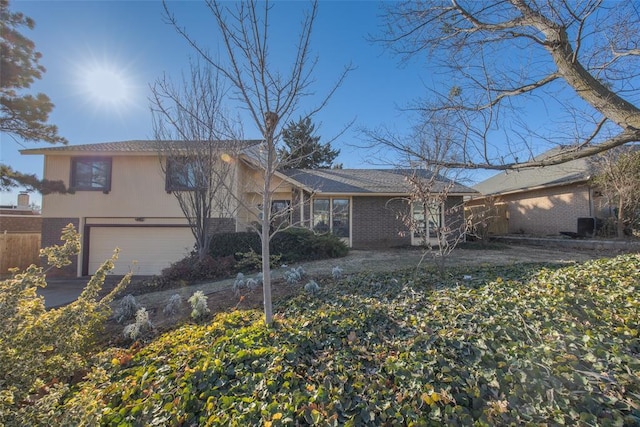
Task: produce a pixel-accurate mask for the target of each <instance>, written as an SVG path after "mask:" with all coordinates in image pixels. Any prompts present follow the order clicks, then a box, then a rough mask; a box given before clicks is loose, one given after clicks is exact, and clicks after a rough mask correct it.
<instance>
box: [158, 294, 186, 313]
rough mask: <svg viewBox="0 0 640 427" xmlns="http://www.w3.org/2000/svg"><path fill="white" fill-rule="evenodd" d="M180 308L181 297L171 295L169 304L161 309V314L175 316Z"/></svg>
mask: <svg viewBox="0 0 640 427" xmlns="http://www.w3.org/2000/svg"><path fill="white" fill-rule="evenodd" d="M181 308H182V297H181V296H180V294H173V295H171V298H169V302H168V303H167V305H166V306H165V307H164V308H163V309H162V313H163V314H164V315H165V316H175V315H176V314H178V313H180V309H181Z"/></svg>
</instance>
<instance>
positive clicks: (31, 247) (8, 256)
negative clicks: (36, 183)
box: [0, 193, 42, 276]
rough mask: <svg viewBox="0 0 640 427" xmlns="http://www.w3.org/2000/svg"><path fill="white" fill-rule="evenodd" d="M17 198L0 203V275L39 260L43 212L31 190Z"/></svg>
mask: <svg viewBox="0 0 640 427" xmlns="http://www.w3.org/2000/svg"><path fill="white" fill-rule="evenodd" d="M17 201H18V203H17V204H12V205H0V276H4V275H8V274H9V269H11V268H16V267H17V268H20V269H25V268H27V267H28V266H29V265H31V264H38V263H39V262H40V230H41V229H42V216H41V215H40V213H39V212H38V211H37V210H36V209H34V208H33V207H32V206H31V204H30V201H29V194H27V193H20V194H19V195H18V200H17Z"/></svg>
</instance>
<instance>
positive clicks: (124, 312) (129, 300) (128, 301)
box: [113, 294, 142, 323]
mask: <svg viewBox="0 0 640 427" xmlns="http://www.w3.org/2000/svg"><path fill="white" fill-rule="evenodd" d="M141 308H142V307H141V306H140V304H138V301H136V297H134V296H133V295H131V294H127V295H125V296H124V297H123V298H122V299H121V300H120V303H119V304H118V307H117V308H116V311H115V313H114V314H113V317H114V318H115V319H116V322H118V323H122V322H124V321H125V320H129V319H133V318H134V317H135V316H136V313H137V312H138V310H140V309H141Z"/></svg>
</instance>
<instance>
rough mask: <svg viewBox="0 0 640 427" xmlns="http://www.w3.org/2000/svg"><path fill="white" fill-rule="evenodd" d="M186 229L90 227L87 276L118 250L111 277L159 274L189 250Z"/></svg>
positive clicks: (190, 241)
mask: <svg viewBox="0 0 640 427" xmlns="http://www.w3.org/2000/svg"><path fill="white" fill-rule="evenodd" d="M194 242H195V240H194V238H193V235H192V234H191V229H189V227H97V226H94V227H91V231H90V235H89V271H88V273H89V274H93V273H94V272H95V271H96V270H97V269H98V267H99V266H100V264H102V263H103V262H104V261H105V260H107V259H109V258H110V257H111V255H112V254H113V250H114V249H115V248H120V255H119V257H118V261H117V262H116V268H115V269H114V270H113V272H112V273H111V274H126V273H128V272H129V270H131V271H133V273H134V274H139V275H153V274H160V272H161V271H162V269H164V268H166V267H168V266H169V265H170V264H171V263H172V262H175V261H178V260H180V259H182V258H184V257H185V256H186V255H188V254H189V253H190V252H191V251H192V250H193V245H194Z"/></svg>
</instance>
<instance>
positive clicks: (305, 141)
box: [278, 117, 340, 169]
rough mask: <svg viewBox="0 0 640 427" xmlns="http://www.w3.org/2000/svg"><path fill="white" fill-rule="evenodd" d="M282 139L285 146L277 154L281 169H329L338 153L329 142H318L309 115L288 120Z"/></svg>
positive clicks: (318, 139) (318, 138)
mask: <svg viewBox="0 0 640 427" xmlns="http://www.w3.org/2000/svg"><path fill="white" fill-rule="evenodd" d="M282 140H283V141H284V143H285V144H286V147H283V148H281V149H280V150H279V152H278V155H279V156H280V158H281V159H282V168H283V169H329V168H331V167H332V163H333V161H334V160H335V158H336V157H338V155H339V154H340V150H337V149H336V150H334V149H332V148H331V144H330V143H326V144H321V143H320V137H319V136H317V135H315V125H314V124H313V123H311V119H310V118H309V117H306V118H302V117H301V118H300V119H299V120H298V122H293V121H292V122H290V123H289V124H288V125H287V127H286V128H285V129H283V131H282Z"/></svg>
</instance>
